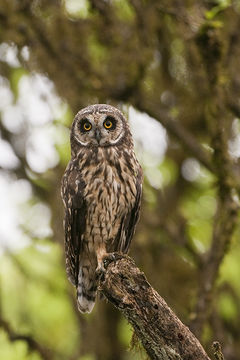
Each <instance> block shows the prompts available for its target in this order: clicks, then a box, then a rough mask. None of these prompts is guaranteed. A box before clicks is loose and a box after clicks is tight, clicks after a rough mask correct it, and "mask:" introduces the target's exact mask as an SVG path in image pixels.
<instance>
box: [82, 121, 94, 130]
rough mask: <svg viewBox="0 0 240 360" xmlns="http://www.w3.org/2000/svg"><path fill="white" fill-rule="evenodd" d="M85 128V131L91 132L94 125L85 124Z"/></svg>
mask: <svg viewBox="0 0 240 360" xmlns="http://www.w3.org/2000/svg"><path fill="white" fill-rule="evenodd" d="M83 128H84V130H85V131H89V130H91V128H92V125H91V124H90V122H85V123H84V124H83Z"/></svg>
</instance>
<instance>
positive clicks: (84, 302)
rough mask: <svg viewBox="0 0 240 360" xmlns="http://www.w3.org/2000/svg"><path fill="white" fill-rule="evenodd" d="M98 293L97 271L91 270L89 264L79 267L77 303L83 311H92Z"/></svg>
mask: <svg viewBox="0 0 240 360" xmlns="http://www.w3.org/2000/svg"><path fill="white" fill-rule="evenodd" d="M96 295H97V282H96V278H95V271H94V272H91V271H90V267H89V266H83V267H81V268H80V269H79V274H78V286H77V304H78V310H79V311H80V312H81V313H90V312H91V311H92V309H93V307H94V305H95V301H96Z"/></svg>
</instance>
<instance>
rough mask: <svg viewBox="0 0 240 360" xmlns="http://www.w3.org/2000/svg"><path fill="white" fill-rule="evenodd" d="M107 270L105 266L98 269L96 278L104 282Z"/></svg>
mask: <svg viewBox="0 0 240 360" xmlns="http://www.w3.org/2000/svg"><path fill="white" fill-rule="evenodd" d="M105 272H106V269H105V268H104V266H102V265H100V266H98V267H97V269H96V273H95V274H96V278H97V280H102V279H103V278H104V275H105Z"/></svg>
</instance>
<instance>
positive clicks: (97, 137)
mask: <svg viewBox="0 0 240 360" xmlns="http://www.w3.org/2000/svg"><path fill="white" fill-rule="evenodd" d="M126 137H127V138H128V141H129V142H130V143H129V145H131V144H132V140H131V134H130V130H129V127H128V124H127V121H126V119H125V117H124V115H123V114H122V113H121V111H119V110H118V109H116V108H115V107H113V106H110V105H106V104H96V105H90V106H88V107H86V108H84V109H82V110H80V111H79V112H78V113H77V115H76V116H75V119H74V121H73V124H72V130H71V143H72V144H73V143H75V144H76V143H77V144H76V145H78V146H86V147H96V146H101V147H105V146H113V145H117V144H119V143H121V142H122V140H123V139H126Z"/></svg>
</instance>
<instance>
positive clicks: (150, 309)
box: [100, 256, 210, 360]
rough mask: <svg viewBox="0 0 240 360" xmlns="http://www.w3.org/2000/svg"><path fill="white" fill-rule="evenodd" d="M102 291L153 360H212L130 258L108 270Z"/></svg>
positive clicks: (101, 284) (101, 283) (122, 259)
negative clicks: (131, 327)
mask: <svg viewBox="0 0 240 360" xmlns="http://www.w3.org/2000/svg"><path fill="white" fill-rule="evenodd" d="M100 290H101V291H102V293H103V294H104V295H105V297H106V298H107V299H108V300H109V301H110V302H111V303H112V304H113V305H115V306H116V307H117V308H118V309H119V310H120V311H121V312H122V313H123V315H124V316H125V317H126V318H127V320H128V321H129V323H130V324H131V325H132V326H133V328H134V330H135V332H136V334H137V336H138V338H139V339H140V341H141V342H142V345H143V346H144V348H145V350H146V352H147V354H148V355H149V357H150V358H151V359H154V360H155V359H157V360H166V359H168V360H176V359H178V360H179V359H182V360H210V359H209V357H208V356H207V354H206V352H205V351H204V349H203V347H202V346H201V344H200V343H199V341H198V340H197V338H196V337H195V336H194V335H193V334H192V333H191V331H190V330H189V329H188V327H187V326H185V325H184V324H183V323H182V322H181V321H180V320H179V319H178V317H177V316H176V315H175V314H174V312H173V311H172V310H171V309H170V308H169V306H168V305H167V303H166V302H165V301H164V300H163V298H162V297H161V296H160V295H159V294H158V293H157V291H155V290H154V289H153V288H152V286H151V285H150V284H149V282H148V281H147V279H146V277H145V275H144V273H143V272H141V271H140V270H139V268H137V267H136V265H135V263H134V261H133V260H132V259H131V258H129V257H128V256H123V257H122V256H121V257H120V258H119V259H118V260H116V261H115V262H111V263H110V264H109V265H108V266H107V269H106V273H105V274H104V277H103V278H102V280H101V281H100Z"/></svg>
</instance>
